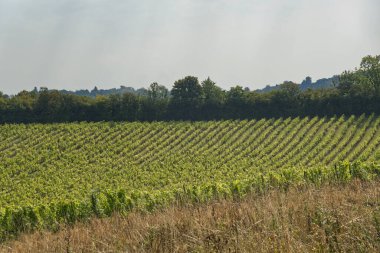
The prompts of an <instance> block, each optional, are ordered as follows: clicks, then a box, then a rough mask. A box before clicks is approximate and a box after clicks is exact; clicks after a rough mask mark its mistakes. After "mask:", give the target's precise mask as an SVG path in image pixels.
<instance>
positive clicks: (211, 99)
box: [202, 77, 226, 119]
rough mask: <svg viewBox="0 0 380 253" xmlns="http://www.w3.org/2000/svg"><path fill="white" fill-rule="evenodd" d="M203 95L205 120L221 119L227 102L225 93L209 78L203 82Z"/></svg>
mask: <svg viewBox="0 0 380 253" xmlns="http://www.w3.org/2000/svg"><path fill="white" fill-rule="evenodd" d="M202 94H203V104H202V106H203V109H202V111H203V112H204V113H203V115H204V118H205V119H216V118H219V116H220V115H222V107H223V105H224V103H225V100H226V95H225V92H224V91H223V90H222V89H221V88H220V87H218V86H216V84H215V82H213V81H212V80H211V79H210V77H208V78H207V79H206V80H204V81H203V82H202Z"/></svg>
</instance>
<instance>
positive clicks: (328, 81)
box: [256, 75, 338, 92]
mask: <svg viewBox="0 0 380 253" xmlns="http://www.w3.org/2000/svg"><path fill="white" fill-rule="evenodd" d="M337 83H338V76H337V75H336V76H333V77H330V78H322V79H318V80H317V81H316V82H313V81H312V79H311V77H309V76H308V77H306V78H305V80H303V81H302V83H301V84H300V88H301V90H307V89H312V90H317V89H325V88H331V87H334V85H336V84H337ZM279 88H280V85H279V84H276V85H274V86H270V85H267V86H266V87H265V88H263V89H258V90H256V91H258V92H270V91H273V90H277V89H279Z"/></svg>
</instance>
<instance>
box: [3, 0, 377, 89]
mask: <svg viewBox="0 0 380 253" xmlns="http://www.w3.org/2000/svg"><path fill="white" fill-rule="evenodd" d="M379 13H380V1H379V0H59V1H54V0H0V90H1V91H3V92H5V93H8V94H13V93H16V92H18V91H20V90H22V89H26V90H31V89H33V87H34V86H37V87H40V86H47V87H48V88H51V89H53V88H59V89H63V88H65V89H72V90H75V89H83V88H85V89H92V88H93V87H94V86H95V85H97V86H98V87H99V88H112V87H119V86H120V85H125V86H132V87H147V86H148V85H149V84H150V83H151V82H154V81H157V82H159V83H160V84H164V85H166V86H167V87H171V86H172V84H173V82H174V81H175V80H177V79H179V78H182V77H184V76H186V75H194V76H198V77H199V78H200V79H201V80H202V79H205V78H206V77H207V76H210V77H211V79H213V80H214V81H216V82H217V84H218V85H220V86H222V87H223V88H229V87H231V86H235V85H241V86H247V87H250V88H251V89H256V88H262V87H264V86H265V85H267V84H276V83H280V82H282V81H284V80H292V81H296V82H301V81H302V79H304V77H305V76H307V75H310V76H311V77H312V78H313V79H314V80H316V79H318V78H322V77H330V76H332V75H334V74H339V73H341V72H342V71H343V70H345V69H353V68H354V67H355V66H358V65H359V63H360V60H361V57H363V56H365V55H368V54H380V25H379V24H380V15H379Z"/></svg>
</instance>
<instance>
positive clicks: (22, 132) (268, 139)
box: [0, 115, 380, 235]
mask: <svg viewBox="0 0 380 253" xmlns="http://www.w3.org/2000/svg"><path fill="white" fill-rule="evenodd" d="M379 123H380V117H376V116H374V115H370V116H365V115H362V116H360V117H355V116H351V117H332V118H318V117H315V118H286V119H282V118H280V119H262V120H252V121H248V120H244V121H209V122H154V123H139V122H134V123H70V124H46V125H44V124H29V125H22V124H20V125H2V126H0V136H1V138H0V221H1V224H2V225H1V226H0V235H1V233H3V234H5V235H7V234H14V233H18V232H19V230H20V231H28V230H29V229H32V228H35V227H48V228H50V227H54V226H55V224H56V222H58V223H59V222H73V221H76V220H78V219H79V220H80V219H83V218H85V217H88V216H91V215H94V214H95V215H97V216H103V215H106V216H108V215H110V214H111V213H113V212H114V211H125V210H127V211H128V210H130V209H132V208H134V207H144V208H147V209H154V208H155V207H156V206H162V205H165V204H167V203H171V202H173V201H179V200H181V199H184V198H186V199H191V200H192V201H194V200H196V201H205V200H207V199H212V198H213V197H215V196H216V195H220V196H232V195H234V194H235V195H236V194H237V195H244V194H245V193H247V192H249V191H251V190H252V189H253V188H254V189H255V191H257V190H258V191H262V190H265V189H267V188H268V187H269V186H270V187H287V186H289V185H294V184H295V185H300V184H307V183H309V182H312V183H314V184H316V183H318V182H319V183H321V182H322V181H326V180H331V179H332V178H333V179H339V180H348V179H350V178H351V177H360V178H363V177H364V178H366V179H368V178H373V177H375V176H376V175H377V174H378V171H379V166H378V163H377V160H378V158H379V151H380V127H379ZM341 161H350V162H355V161H363V162H365V165H354V166H351V165H349V164H343V165H342V164H341V163H340V162H341ZM337 164H338V166H337V167H336V165H337ZM363 168H364V170H365V171H364V172H363ZM358 175H359V176H358ZM181 201H182V200H181ZM18 227H21V228H20V229H19V228H18ZM1 229H3V232H2V230H1Z"/></svg>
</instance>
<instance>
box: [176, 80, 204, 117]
mask: <svg viewBox="0 0 380 253" xmlns="http://www.w3.org/2000/svg"><path fill="white" fill-rule="evenodd" d="M171 95H172V99H171V106H170V107H171V111H172V113H173V114H174V115H173V116H174V118H180V119H195V117H196V115H198V110H199V109H200V106H201V103H202V86H201V85H200V84H199V81H198V78H197V77H194V76H187V77H185V78H183V79H180V80H178V81H176V82H175V83H174V86H173V89H172V91H171Z"/></svg>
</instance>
